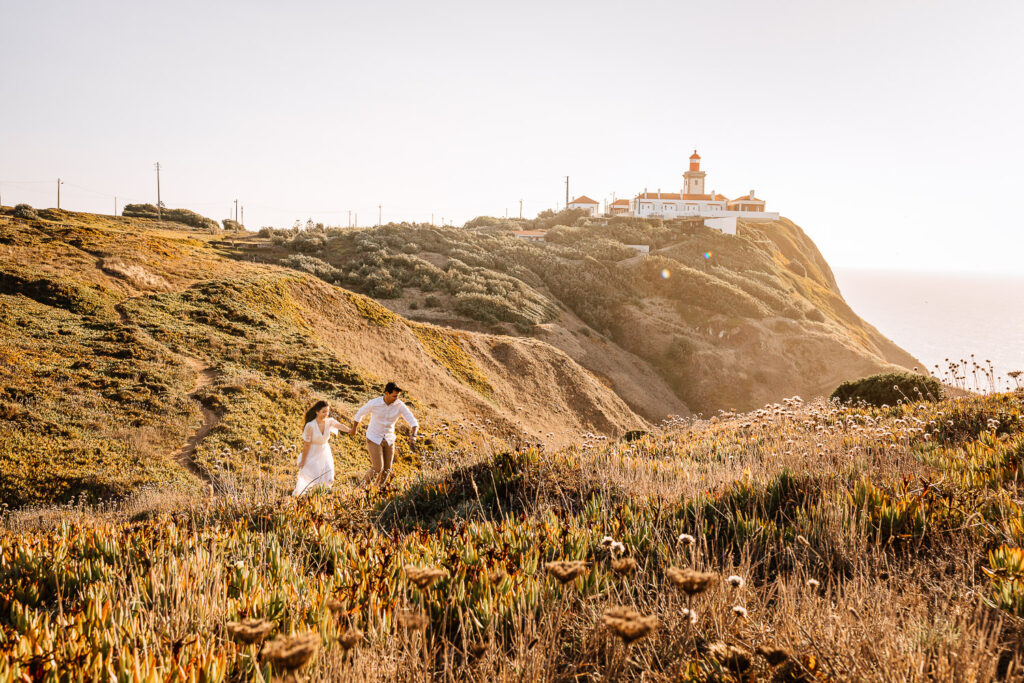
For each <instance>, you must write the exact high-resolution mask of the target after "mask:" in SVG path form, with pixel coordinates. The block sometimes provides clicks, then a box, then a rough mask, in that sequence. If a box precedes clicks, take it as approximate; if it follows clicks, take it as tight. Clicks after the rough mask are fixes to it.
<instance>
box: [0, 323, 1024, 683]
mask: <svg viewBox="0 0 1024 683" xmlns="http://www.w3.org/2000/svg"><path fill="white" fill-rule="evenodd" d="M282 315H283V316H284V315H287V314H286V313H282ZM1022 463H1024V393H1021V392H1018V393H1017V394H1015V395H1006V394H1004V395H995V396H988V397H977V398H969V399H954V400H945V401H940V402H935V403H909V404H902V405H897V406H893V407H884V408H864V407H843V406H838V405H833V404H826V403H820V402H819V403H812V404H804V403H803V402H801V401H798V400H787V401H785V403H783V404H774V405H769V406H766V407H765V408H763V409H760V410H758V411H756V412H753V413H747V414H740V415H731V416H723V417H720V418H714V419H712V420H708V421H692V420H680V421H678V422H676V423H674V424H673V425H670V426H669V427H668V429H667V430H666V431H665V432H664V433H662V434H660V435H657V436H647V437H644V438H642V439H640V440H637V441H633V442H631V443H624V442H623V443H612V444H608V443H604V442H602V441H600V440H595V439H584V440H580V441H578V442H576V443H573V444H570V445H569V446H568V447H567V448H565V449H563V450H560V451H557V452H548V453H545V454H540V453H538V452H537V451H536V450H534V449H532V448H519V449H515V448H508V447H507V446H505V445H503V444H502V443H501V442H499V441H493V440H486V441H478V442H476V443H470V442H468V441H459V443H457V444H455V448H454V449H451V448H446V449H440V450H439V451H438V452H436V453H435V456H434V457H433V458H432V459H431V461H430V462H429V463H425V465H424V467H423V469H422V470H421V471H420V472H419V474H417V475H415V476H412V477H407V478H403V479H402V480H401V481H400V482H399V484H398V486H397V488H396V490H395V491H394V493H393V495H389V496H387V497H377V496H372V497H370V498H367V497H366V496H365V495H363V494H361V493H358V492H355V491H353V490H351V489H349V488H348V487H345V486H340V487H336V489H335V490H334V491H333V492H331V493H323V494H318V495H315V496H311V497H308V498H305V499H302V500H300V501H298V502H296V501H295V500H294V499H287V498H283V497H281V496H280V495H279V493H280V492H279V491H275V490H274V489H273V487H272V486H271V487H268V486H266V482H257V481H237V482H235V483H233V485H232V486H230V487H228V490H229V491H230V493H229V494H228V495H217V496H213V497H199V498H196V497H192V498H189V499H180V498H178V499H176V498H172V497H169V496H168V495H167V494H163V495H162V496H160V497H155V496H153V495H151V494H145V493H143V494H140V495H139V496H138V497H136V498H134V499H133V500H132V501H129V502H128V503H127V504H125V505H124V506H119V507H114V508H100V509H94V508H89V507H87V506H74V507H72V508H69V509H65V510H62V511H61V512H60V514H59V516H52V517H47V516H46V515H42V516H40V515H38V514H27V513H22V514H13V515H7V516H5V518H4V520H3V521H4V528H3V530H2V531H0V680H59V679H58V676H59V675H66V676H71V677H72V678H76V679H77V678H78V677H81V678H83V679H86V680H93V679H99V678H103V679H108V678H111V677H116V678H118V679H119V680H164V679H169V678H176V679H180V680H204V681H237V680H271V678H272V676H274V675H277V676H283V675H284V674H286V673H287V668H286V664H287V661H286V660H287V659H288V658H287V657H284V656H283V653H282V652H281V649H282V648H283V647H284V648H289V647H290V648H291V649H290V650H289V651H290V652H292V654H293V655H294V659H295V660H300V659H308V661H307V662H306V663H305V664H304V667H303V668H302V669H301V671H300V674H301V675H307V676H309V677H310V679H311V680H405V681H408V680H424V681H425V680H523V679H528V680H654V681H669V680H684V681H748V680H773V681H806V682H811V681H846V680H851V681H853V680H856V681H865V680H871V681H893V680H901V681H910V680H939V681H954V680H955V681H997V680H1005V681H1009V680H1014V681H1017V680H1022V678H1024V668H1022V667H1024V654H1022V652H1021V649H1020V642H1021V638H1022V637H1024V630H1022V624H1024V620H1022V618H1024V550H1022V546H1021V544H1022V542H1024V508H1022V504H1021V500H1022V498H1024V496H1022V494H1024V490H1022V488H1021V481H1022V477H1021V475H1022V471H1021V467H1022ZM232 476H233V475H228V478H229V479H231V477H232ZM232 481H234V480H233V479H232ZM552 562H566V563H568V564H565V565H551V564H549V563H552ZM428 570H429V572H428ZM688 571H689V572H697V573H696V574H688V573H687V572H688ZM563 580H564V582H563ZM240 620H258V621H257V622H256V623H255V624H253V625H251V626H250V630H259V632H260V633H262V636H260V635H254V636H252V638H254V639H256V640H257V642H256V643H254V644H247V643H246V642H244V641H243V639H244V638H246V637H248V636H247V635H246V634H247V633H249V632H250V631H246V630H245V629H243V628H242V627H240V626H239V625H238V624H237V622H238V621H240ZM261 637H265V638H266V639H267V640H270V639H274V640H273V641H271V642H269V643H265V644H260V642H258V641H259V640H260V638H261ZM282 643H284V644H282ZM303 653H304V655H306V657H301V656H299V655H300V654H303ZM293 663H294V662H293ZM59 672H64V673H63V674H61V673H59Z"/></svg>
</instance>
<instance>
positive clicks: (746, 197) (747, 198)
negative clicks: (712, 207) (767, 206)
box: [729, 194, 764, 203]
mask: <svg viewBox="0 0 1024 683" xmlns="http://www.w3.org/2000/svg"><path fill="white" fill-rule="evenodd" d="M729 202H730V203H731V202H764V200H763V199H758V198H757V197H751V196H750V195H749V194H745V195H743V196H742V197H737V198H736V199H730V200H729Z"/></svg>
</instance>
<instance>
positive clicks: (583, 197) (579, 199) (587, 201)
mask: <svg viewBox="0 0 1024 683" xmlns="http://www.w3.org/2000/svg"><path fill="white" fill-rule="evenodd" d="M569 203H570V204H597V203H598V202H595V201H594V200H593V199H591V198H590V197H588V196H587V195H585V194H584V195H580V196H579V197H577V198H576V199H574V200H572V201H571V202H569Z"/></svg>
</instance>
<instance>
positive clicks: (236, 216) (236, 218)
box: [235, 199, 238, 223]
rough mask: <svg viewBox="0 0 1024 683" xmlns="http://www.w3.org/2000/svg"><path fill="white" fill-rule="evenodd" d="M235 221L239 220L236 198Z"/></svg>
mask: <svg viewBox="0 0 1024 683" xmlns="http://www.w3.org/2000/svg"><path fill="white" fill-rule="evenodd" d="M235 222H236V223H237V222H238V200H237V199H236V200H235Z"/></svg>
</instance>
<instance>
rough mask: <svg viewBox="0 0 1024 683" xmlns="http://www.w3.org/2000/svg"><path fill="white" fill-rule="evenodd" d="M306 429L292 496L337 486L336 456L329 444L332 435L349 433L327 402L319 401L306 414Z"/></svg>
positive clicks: (303, 434)
mask: <svg viewBox="0 0 1024 683" xmlns="http://www.w3.org/2000/svg"><path fill="white" fill-rule="evenodd" d="M305 422H306V426H305V427H304V428H303V430H302V454H301V455H300V456H299V475H298V481H297V482H296V483H295V490H294V491H292V495H293V496H301V495H302V494H303V493H305V492H306V491H308V490H310V489H312V488H315V487H317V486H326V487H328V488H330V486H331V484H333V483H334V454H333V453H331V444H330V443H329V441H330V438H331V434H337V433H338V431H343V432H346V433H350V430H349V429H348V428H347V427H345V426H344V425H343V424H341V423H340V422H338V421H337V420H335V419H334V418H333V417H331V407H330V406H329V405H328V404H327V401H317V402H316V403H315V404H313V407H312V408H310V409H309V410H307V411H306V420H305Z"/></svg>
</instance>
